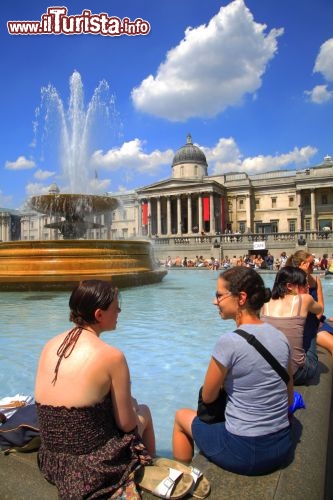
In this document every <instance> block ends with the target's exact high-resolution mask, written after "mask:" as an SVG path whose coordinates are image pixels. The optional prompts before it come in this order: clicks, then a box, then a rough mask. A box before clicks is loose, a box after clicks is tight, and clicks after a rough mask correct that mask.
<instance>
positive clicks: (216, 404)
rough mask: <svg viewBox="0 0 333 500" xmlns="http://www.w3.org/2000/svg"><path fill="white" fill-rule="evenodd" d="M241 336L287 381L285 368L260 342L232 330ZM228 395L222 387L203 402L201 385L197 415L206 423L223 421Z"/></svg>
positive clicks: (244, 333) (249, 335) (239, 330)
mask: <svg viewBox="0 0 333 500" xmlns="http://www.w3.org/2000/svg"><path fill="white" fill-rule="evenodd" d="M234 331H235V333H238V335H240V336H241V337H243V338H244V339H245V340H247V342H248V343H249V344H251V345H252V346H253V347H254V348H255V349H256V350H257V351H258V352H259V353H260V354H261V355H262V357H263V358H265V360H266V361H267V363H269V364H270V365H271V367H272V368H273V369H274V370H275V371H276V372H277V374H278V375H280V377H281V378H282V380H283V381H284V382H285V384H288V382H289V374H288V372H287V370H286V369H285V368H283V366H282V365H281V364H280V363H279V362H278V360H277V359H276V358H274V356H273V355H272V354H271V353H270V352H269V351H268V350H267V349H266V347H265V346H263V345H262V343H261V342H259V340H258V339H257V338H256V337H255V336H254V335H252V334H250V333H248V332H245V331H244V330H241V329H239V328H238V329H237V330H234ZM227 401H228V395H227V393H226V392H225V390H224V389H220V392H219V395H218V397H217V399H216V400H215V401H213V402H212V403H204V402H203V400H202V387H200V390H199V397H198V409H197V415H198V417H199V418H200V420H202V421H203V422H205V423H206V424H216V423H217V422H224V421H225V417H224V412H225V407H226V405H227Z"/></svg>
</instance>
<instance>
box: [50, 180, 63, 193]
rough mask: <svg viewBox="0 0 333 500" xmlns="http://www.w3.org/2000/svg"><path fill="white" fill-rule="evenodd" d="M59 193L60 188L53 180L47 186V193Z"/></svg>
mask: <svg viewBox="0 0 333 500" xmlns="http://www.w3.org/2000/svg"><path fill="white" fill-rule="evenodd" d="M59 193H60V189H59V188H58V186H57V184H56V183H55V182H54V183H53V184H51V186H50V187H49V194H59Z"/></svg>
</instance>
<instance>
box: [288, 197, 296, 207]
mask: <svg viewBox="0 0 333 500" xmlns="http://www.w3.org/2000/svg"><path fill="white" fill-rule="evenodd" d="M294 205H295V198H294V197H293V196H289V206H290V207H293V206H294Z"/></svg>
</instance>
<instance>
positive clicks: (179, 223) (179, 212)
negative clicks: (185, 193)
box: [177, 196, 182, 235]
mask: <svg viewBox="0 0 333 500" xmlns="http://www.w3.org/2000/svg"><path fill="white" fill-rule="evenodd" d="M177 234H179V235H181V234H182V206H181V198H180V196H177Z"/></svg>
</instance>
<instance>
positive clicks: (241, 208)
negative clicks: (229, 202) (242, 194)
mask: <svg viewBox="0 0 333 500" xmlns="http://www.w3.org/2000/svg"><path fill="white" fill-rule="evenodd" d="M239 208H240V210H243V208H244V200H243V199H240V200H239Z"/></svg>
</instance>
